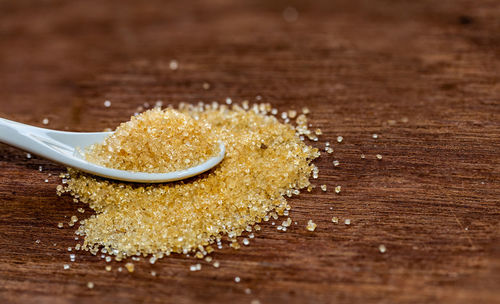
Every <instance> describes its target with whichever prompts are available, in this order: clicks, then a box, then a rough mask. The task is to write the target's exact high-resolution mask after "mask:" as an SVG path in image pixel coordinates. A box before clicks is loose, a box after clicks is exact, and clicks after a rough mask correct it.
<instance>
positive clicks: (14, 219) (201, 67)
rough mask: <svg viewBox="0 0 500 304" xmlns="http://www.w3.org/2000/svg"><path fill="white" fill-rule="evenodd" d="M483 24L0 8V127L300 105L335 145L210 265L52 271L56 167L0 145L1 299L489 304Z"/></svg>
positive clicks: (14, 4)
mask: <svg viewBox="0 0 500 304" xmlns="http://www.w3.org/2000/svg"><path fill="white" fill-rule="evenodd" d="M288 6H291V7H294V8H295V9H296V10H297V11H298V19H297V20H296V21H295V22H287V21H285V20H284V18H283V11H284V9H285V8H286V7H288ZM499 15H500V3H499V2H498V1H496V0H494V1H472V0H469V1H465V0H464V1H462V0H459V1H449V0H446V1H431V0H426V1H388V0H380V1H363V0H358V1H347V0H346V1H282V0H278V1H263V0H259V1H222V0H215V1H208V0H207V1H192V2H168V3H167V2H165V1H155V0H150V1H141V2H140V1H125V0H121V1H95V0H86V1H58V0H55V1H38V2H33V1H24V0H22V1H21V0H18V1H0V112H2V113H3V114H2V116H3V117H8V118H11V119H15V120H18V121H21V122H24V123H30V124H34V125H42V124H41V121H42V118H44V117H48V118H49V119H50V123H49V127H51V128H56V129H61V130H78V131H83V130H86V131H93V130H102V129H104V128H106V127H114V126H116V125H117V124H118V123H119V122H122V121H124V120H127V118H128V117H129V115H131V114H132V113H133V112H134V111H136V108H137V106H138V105H141V104H142V103H144V102H149V103H153V102H155V101H157V100H163V101H164V102H166V103H173V104H177V103H179V102H181V101H187V102H198V101H199V100H203V101H212V100H219V101H222V100H224V99H225V98H226V97H227V96H230V97H232V98H233V100H235V101H241V100H243V99H249V100H255V99H256V96H262V100H263V101H266V102H270V103H272V104H273V105H275V106H277V107H278V108H279V109H280V110H286V109H291V108H295V109H300V108H301V107H302V106H306V105H307V106H309V107H310V108H311V110H312V115H311V117H312V124H313V126H314V127H316V126H317V127H320V128H321V129H322V130H323V131H324V134H325V135H324V136H323V137H322V138H321V140H320V142H319V143H317V145H318V146H320V147H322V146H323V145H324V142H325V141H327V140H328V141H330V142H333V141H334V140H335V138H336V137H337V136H338V135H342V136H344V142H343V143H342V144H337V143H335V144H334V145H333V147H334V150H335V152H334V153H333V154H332V155H324V156H322V157H321V159H320V160H319V161H318V166H319V168H320V178H319V179H318V181H317V184H323V183H324V184H327V185H328V187H329V190H328V192H326V193H323V192H321V191H320V190H319V189H316V190H315V191H313V192H312V193H304V194H302V195H300V196H299V197H296V198H293V199H291V200H290V203H291V205H292V206H293V210H292V212H291V215H292V218H293V219H294V220H295V221H297V222H298V225H296V226H295V225H294V226H292V227H291V229H289V231H288V232H286V233H281V232H278V231H277V230H276V229H275V227H273V226H272V225H271V223H267V224H265V225H263V231H261V232H260V233H258V234H257V235H256V238H255V239H254V240H252V243H251V245H250V246H248V247H244V248H242V249H241V250H239V251H234V250H231V249H229V248H228V247H225V248H224V249H223V250H221V251H217V252H216V253H215V254H214V258H215V259H217V260H218V261H220V263H221V267H220V268H219V269H215V268H213V267H211V266H209V265H207V264H205V263H203V268H202V270H201V271H199V272H190V271H189V266H190V265H191V264H193V263H194V260H193V259H187V258H184V257H179V256H173V257H169V258H167V259H163V260H161V261H159V262H158V263H157V264H155V265H150V264H149V263H147V261H145V260H144V259H143V260H142V261H140V262H136V271H135V272H134V273H133V274H126V273H118V272H117V271H116V269H117V267H118V266H119V264H118V263H111V264H112V266H113V268H114V269H113V271H112V272H110V273H108V272H106V271H105V270H104V265H105V262H104V261H103V260H100V259H99V258H98V257H94V256H91V255H89V254H86V253H80V252H78V253H77V258H76V262H75V263H69V257H68V254H69V253H68V251H67V250H66V248H67V247H69V246H73V245H74V244H75V241H74V234H73V230H71V229H58V228H57V227H56V225H57V223H58V222H61V221H64V222H67V221H68V219H69V217H70V216H71V215H73V214H75V212H76V209H77V208H78V207H80V205H78V204H75V203H73V202H72V200H71V199H70V198H69V197H61V198H60V197H57V196H56V195H55V186H56V185H57V183H58V179H57V178H55V176H56V175H58V173H60V172H62V171H63V170H64V168H63V167H61V166H59V165H57V164H53V163H51V162H49V161H47V160H44V159H41V158H38V157H33V158H32V159H27V158H26V157H25V153H24V152H22V151H19V150H16V149H14V148H12V147H9V146H6V145H0V168H1V169H0V206H1V209H2V211H1V212H0V244H1V249H2V252H1V254H0V302H1V303H139V302H145V303H167V302H171V303H200V302H209V303H251V301H252V300H256V299H258V300H259V301H260V303H263V304H264V303H338V302H339V303H375V302H378V303H499V301H500V292H499V287H500V275H499V273H500V272H499V271H500V237H499V236H500V233H499V231H500V227H499V220H500V204H499V197H500V157H499V155H498V154H499V152H500V101H499V100H500V75H499V70H500V60H499V59H500V32H499V31H498V29H500V18H498V16H499ZM172 59H176V60H178V62H179V69H178V70H177V71H172V70H170V69H169V62H170V60H172ZM204 82H208V83H210V85H211V88H210V89H209V90H204V89H203V87H202V84H203V83H204ZM107 99H109V100H111V101H112V106H111V107H110V108H105V107H104V106H103V102H104V100H107ZM373 133H377V134H379V136H380V137H379V139H373V138H372V137H371V134H373ZM362 153H364V154H365V155H366V159H361V157H360V155H361V154H362ZM378 153H379V154H381V155H382V156H383V159H382V160H380V161H379V160H376V159H375V155H376V154H378ZM334 159H338V160H339V161H340V163H341V165H340V166H339V167H335V168H334V167H333V165H332V160H334ZM39 166H42V167H43V172H39V171H38V167H39ZM49 173H50V174H52V176H50V177H48V174H49ZM45 179H48V182H47V183H46V182H44V180H45ZM336 185H341V186H342V192H341V194H340V195H336V194H335V193H334V191H333V188H334V186H336ZM85 214H86V215H87V216H88V215H89V214H90V211H89V210H87V212H86V213H85ZM332 216H338V217H339V218H340V219H341V221H342V220H344V219H346V218H349V219H351V221H352V224H351V225H350V226H346V225H343V224H339V225H334V224H332V223H331V221H330V220H331V217H332ZM309 219H313V220H314V221H315V222H316V223H317V224H318V228H317V230H316V231H315V232H313V233H311V232H308V231H307V230H306V229H305V228H304V226H305V224H306V222H307V220H309ZM36 240H40V243H39V244H36V243H35V241H36ZM380 244H385V246H386V247H387V252H386V253H385V254H381V253H379V252H378V246H379V245H380ZM65 263H69V264H71V269H70V270H63V264H65ZM152 270H154V271H156V272H157V273H158V276H157V277H152V276H151V275H150V272H151V271H152ZM236 276H239V277H241V282H240V283H235V282H234V277H236ZM88 281H93V282H94V283H95V288H94V289H92V290H89V289H88V288H87V287H86V283H87V282H88ZM246 288H250V289H251V293H250V294H247V293H245V289H246Z"/></svg>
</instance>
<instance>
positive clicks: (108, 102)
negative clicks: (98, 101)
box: [104, 100, 111, 108]
mask: <svg viewBox="0 0 500 304" xmlns="http://www.w3.org/2000/svg"><path fill="white" fill-rule="evenodd" d="M104 106H105V107H106V108H109V107H111V101H109V100H106V101H104Z"/></svg>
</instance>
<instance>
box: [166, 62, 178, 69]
mask: <svg viewBox="0 0 500 304" xmlns="http://www.w3.org/2000/svg"><path fill="white" fill-rule="evenodd" d="M168 66H169V68H170V69H171V70H172V71H175V70H177V69H178V68H179V63H178V62H177V60H170V63H169V65H168Z"/></svg>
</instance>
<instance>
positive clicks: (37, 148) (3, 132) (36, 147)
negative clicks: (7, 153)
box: [0, 118, 73, 161]
mask: <svg viewBox="0 0 500 304" xmlns="http://www.w3.org/2000/svg"><path fill="white" fill-rule="evenodd" d="M50 131H52V130H48V129H44V128H38V127H34V126H30V125H25V124H22V123H19V122H15V121H12V120H8V119H5V118H0V142H3V143H6V144H8V145H11V146H14V147H16V148H19V149H22V150H25V151H28V152H31V153H34V154H37V155H40V156H43V157H45V158H48V159H51V160H56V161H57V160H58V159H59V154H60V153H64V152H66V153H70V152H72V151H73V149H71V147H68V146H66V145H64V144H62V143H60V142H58V141H55V140H53V139H52V138H50V137H49V136H47V134H48V132H50ZM54 149H55V150H56V151H54ZM57 152H59V153H57Z"/></svg>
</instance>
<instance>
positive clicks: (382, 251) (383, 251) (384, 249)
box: [378, 244, 387, 253]
mask: <svg viewBox="0 0 500 304" xmlns="http://www.w3.org/2000/svg"><path fill="white" fill-rule="evenodd" d="M386 250H387V249H386V248H385V245H383V244H382V245H379V246H378V251H380V253H385V251H386Z"/></svg>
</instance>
